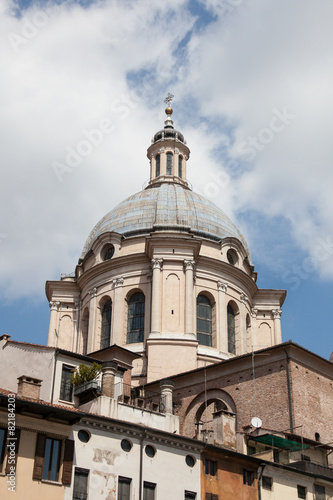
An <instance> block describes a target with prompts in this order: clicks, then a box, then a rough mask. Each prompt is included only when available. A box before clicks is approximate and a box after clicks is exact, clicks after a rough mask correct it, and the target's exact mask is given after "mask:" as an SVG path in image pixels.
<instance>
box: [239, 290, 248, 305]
mask: <svg viewBox="0 0 333 500" xmlns="http://www.w3.org/2000/svg"><path fill="white" fill-rule="evenodd" d="M240 300H241V302H242V303H243V304H246V302H247V301H248V300H249V299H248V296H247V295H245V293H242V294H241V296H240Z"/></svg>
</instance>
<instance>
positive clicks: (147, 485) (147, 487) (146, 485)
mask: <svg viewBox="0 0 333 500" xmlns="http://www.w3.org/2000/svg"><path fill="white" fill-rule="evenodd" d="M150 491H152V492H153V493H150V494H148V493H147V492H150ZM155 492H156V483H151V482H149V481H143V500H155Z"/></svg>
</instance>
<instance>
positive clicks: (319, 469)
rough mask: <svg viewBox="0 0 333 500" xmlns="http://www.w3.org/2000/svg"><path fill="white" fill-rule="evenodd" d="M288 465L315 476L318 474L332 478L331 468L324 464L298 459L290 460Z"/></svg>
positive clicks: (332, 470)
mask: <svg viewBox="0 0 333 500" xmlns="http://www.w3.org/2000/svg"><path fill="white" fill-rule="evenodd" d="M289 467H295V469H299V470H302V471H304V472H310V473H311V474H315V475H316V476H320V477H322V478H325V479H330V480H331V481H332V480H333V468H332V467H326V466H325V465H320V464H316V463H314V462H308V461H305V460H299V461H298V462H291V463H290V464H289Z"/></svg>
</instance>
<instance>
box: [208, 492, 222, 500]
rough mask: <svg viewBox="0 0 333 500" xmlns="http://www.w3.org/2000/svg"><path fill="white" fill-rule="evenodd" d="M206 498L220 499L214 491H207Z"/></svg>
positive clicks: (210, 499) (209, 499) (211, 499)
mask: <svg viewBox="0 0 333 500" xmlns="http://www.w3.org/2000/svg"><path fill="white" fill-rule="evenodd" d="M205 500H219V496H218V495H214V493H206V496H205Z"/></svg>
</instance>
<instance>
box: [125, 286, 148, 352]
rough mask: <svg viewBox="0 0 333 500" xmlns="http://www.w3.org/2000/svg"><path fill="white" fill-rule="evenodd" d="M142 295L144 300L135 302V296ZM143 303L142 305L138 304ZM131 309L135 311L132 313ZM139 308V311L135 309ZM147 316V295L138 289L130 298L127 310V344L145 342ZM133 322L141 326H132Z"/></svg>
mask: <svg viewBox="0 0 333 500" xmlns="http://www.w3.org/2000/svg"><path fill="white" fill-rule="evenodd" d="M139 295H140V296H141V298H142V300H137V301H136V302H134V297H138V296H139ZM139 304H141V306H140V307H138V305H139ZM131 309H133V310H134V313H133V314H132V315H131ZM136 309H137V311H135V310H136ZM145 317H146V297H145V295H144V293H143V292H141V291H137V292H135V293H133V295H131V297H130V298H129V299H128V312H127V339H126V343H127V344H139V343H142V342H144V337H145ZM131 323H133V325H134V326H139V328H131V327H130V326H131Z"/></svg>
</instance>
